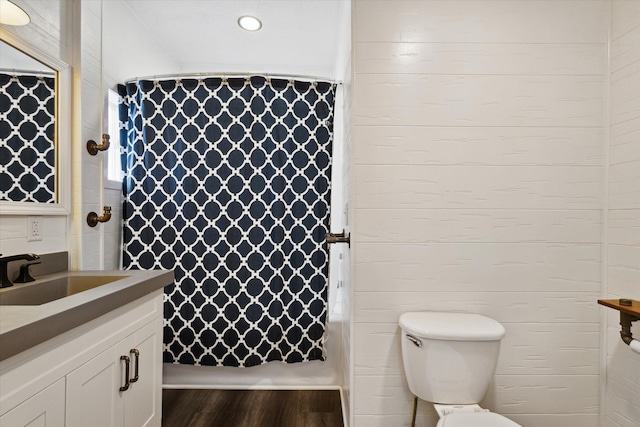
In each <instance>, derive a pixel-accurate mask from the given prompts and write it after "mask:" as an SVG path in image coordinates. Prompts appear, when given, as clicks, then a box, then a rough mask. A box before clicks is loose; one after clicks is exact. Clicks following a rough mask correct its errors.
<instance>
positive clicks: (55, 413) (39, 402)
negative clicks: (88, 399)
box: [0, 378, 65, 427]
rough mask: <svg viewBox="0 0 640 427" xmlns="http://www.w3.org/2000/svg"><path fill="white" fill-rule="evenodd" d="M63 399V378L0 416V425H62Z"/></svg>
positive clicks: (31, 426)
mask: <svg viewBox="0 0 640 427" xmlns="http://www.w3.org/2000/svg"><path fill="white" fill-rule="evenodd" d="M64 399H65V397H64V378H63V379H60V380H58V381H56V382H55V383H53V384H52V385H50V386H49V387H47V388H45V389H44V390H42V391H41V392H39V393H38V394H36V395H34V396H32V397H30V398H29V399H27V400H25V401H24V402H22V403H21V404H20V405H18V406H16V407H15V408H13V409H12V410H10V411H9V412H7V413H6V414H4V415H3V416H2V417H0V426H3V427H4V426H6V427H36V426H37V427H63V426H64V425H65V424H64Z"/></svg>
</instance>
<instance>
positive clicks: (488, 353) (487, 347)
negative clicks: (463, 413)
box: [399, 311, 505, 405]
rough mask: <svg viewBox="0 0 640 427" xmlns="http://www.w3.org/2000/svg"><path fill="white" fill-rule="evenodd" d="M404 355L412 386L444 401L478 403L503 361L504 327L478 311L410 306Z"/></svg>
mask: <svg viewBox="0 0 640 427" xmlns="http://www.w3.org/2000/svg"><path fill="white" fill-rule="evenodd" d="M399 323H400V327H401V328H402V338H401V340H402V360H403V362H404V370H405V375H406V377H407V381H408V383H409V388H410V389H411V392H412V393H413V394H414V395H416V396H417V397H419V398H420V399H423V400H426V401H428V402H432V403H440V404H451V405H453V404H474V403H479V402H480V401H481V400H482V399H483V398H484V396H485V394H486V393H487V390H488V389H489V385H490V384H491V381H492V379H493V374H494V373H495V370H496V364H497V363H498V354H499V352H500V340H501V339H502V338H503V337H504V334H505V330H504V327H503V326H502V325H501V324H500V323H498V322H497V321H495V320H493V319H490V318H488V317H485V316H481V315H479V314H470V313H443V312H433V311H421V312H409V313H404V314H402V315H401V316H400V321H399Z"/></svg>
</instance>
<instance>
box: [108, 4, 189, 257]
mask: <svg viewBox="0 0 640 427" xmlns="http://www.w3.org/2000/svg"><path fill="white" fill-rule="evenodd" d="M102 12H103V21H102V33H103V34H102V53H103V54H102V79H103V93H106V91H107V89H115V88H116V86H117V85H118V84H123V83H125V82H127V81H129V80H132V79H134V78H135V77H140V76H149V75H156V74H170V73H177V72H178V71H179V70H180V67H179V65H178V64H177V63H176V62H175V61H174V60H173V59H171V58H170V57H169V56H168V55H167V54H166V52H165V51H163V49H162V46H160V45H159V44H158V43H157V42H156V41H155V40H154V39H153V37H152V36H151V34H149V32H148V31H147V30H146V29H145V28H144V27H143V26H141V25H139V24H138V23H137V21H136V18H135V16H134V15H133V13H132V12H131V10H130V9H129V8H128V7H127V6H126V5H125V4H124V3H123V2H122V1H121V0H107V1H103V2H102ZM103 102H104V100H103ZM112 138H113V136H112ZM114 141H115V139H114ZM103 161H104V159H103ZM103 169H104V166H103ZM103 187H104V188H103V198H104V204H105V205H108V206H111V213H112V218H113V219H112V220H111V221H110V222H108V223H106V224H102V229H103V232H104V240H103V248H104V268H105V269H117V268H119V267H120V255H121V252H122V246H121V239H122V237H121V236H122V221H121V218H122V184H120V183H108V182H107V181H106V179H105V182H104V186H103Z"/></svg>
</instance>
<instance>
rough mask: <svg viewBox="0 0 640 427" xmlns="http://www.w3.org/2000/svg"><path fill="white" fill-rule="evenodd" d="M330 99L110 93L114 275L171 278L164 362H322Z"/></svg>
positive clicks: (243, 87)
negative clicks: (115, 174)
mask: <svg viewBox="0 0 640 427" xmlns="http://www.w3.org/2000/svg"><path fill="white" fill-rule="evenodd" d="M334 94H335V86H334V85H333V84H330V83H325V82H313V83H311V82H300V81H289V80H280V79H267V78H264V77H251V78H228V79H226V78H204V79H182V80H159V81H157V80H154V81H148V80H142V81H137V82H133V83H128V84H127V85H126V86H121V87H120V95H121V96H122V99H123V103H122V104H121V110H120V113H121V120H123V123H122V126H121V129H122V130H121V141H123V142H122V145H123V167H124V169H125V180H124V194H125V202H124V248H123V250H124V254H123V260H124V267H125V268H128V269H175V275H176V281H175V284H174V285H172V286H169V287H167V288H166V289H165V299H164V301H165V303H164V311H165V313H164V317H165V320H164V361H165V362H167V363H182V364H194V365H215V366H241V367H247V366H253V365H258V364H262V363H266V362H269V361H273V360H280V361H284V362H288V363H293V362H302V361H309V360H324V357H325V349H324V336H325V323H326V318H327V304H326V301H327V282H328V275H327V273H328V262H327V261H328V260H327V258H328V254H327V249H326V247H325V245H324V235H325V233H327V232H328V225H329V199H330V176H331V144H332V138H333V136H332V133H333V108H334Z"/></svg>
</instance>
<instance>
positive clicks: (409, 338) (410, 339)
mask: <svg viewBox="0 0 640 427" xmlns="http://www.w3.org/2000/svg"><path fill="white" fill-rule="evenodd" d="M405 337H407V339H408V340H409V341H411V342H412V343H414V344H415V345H416V347H422V341H420V340H419V339H418V338H416V337H414V336H413V335H411V334H405Z"/></svg>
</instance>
